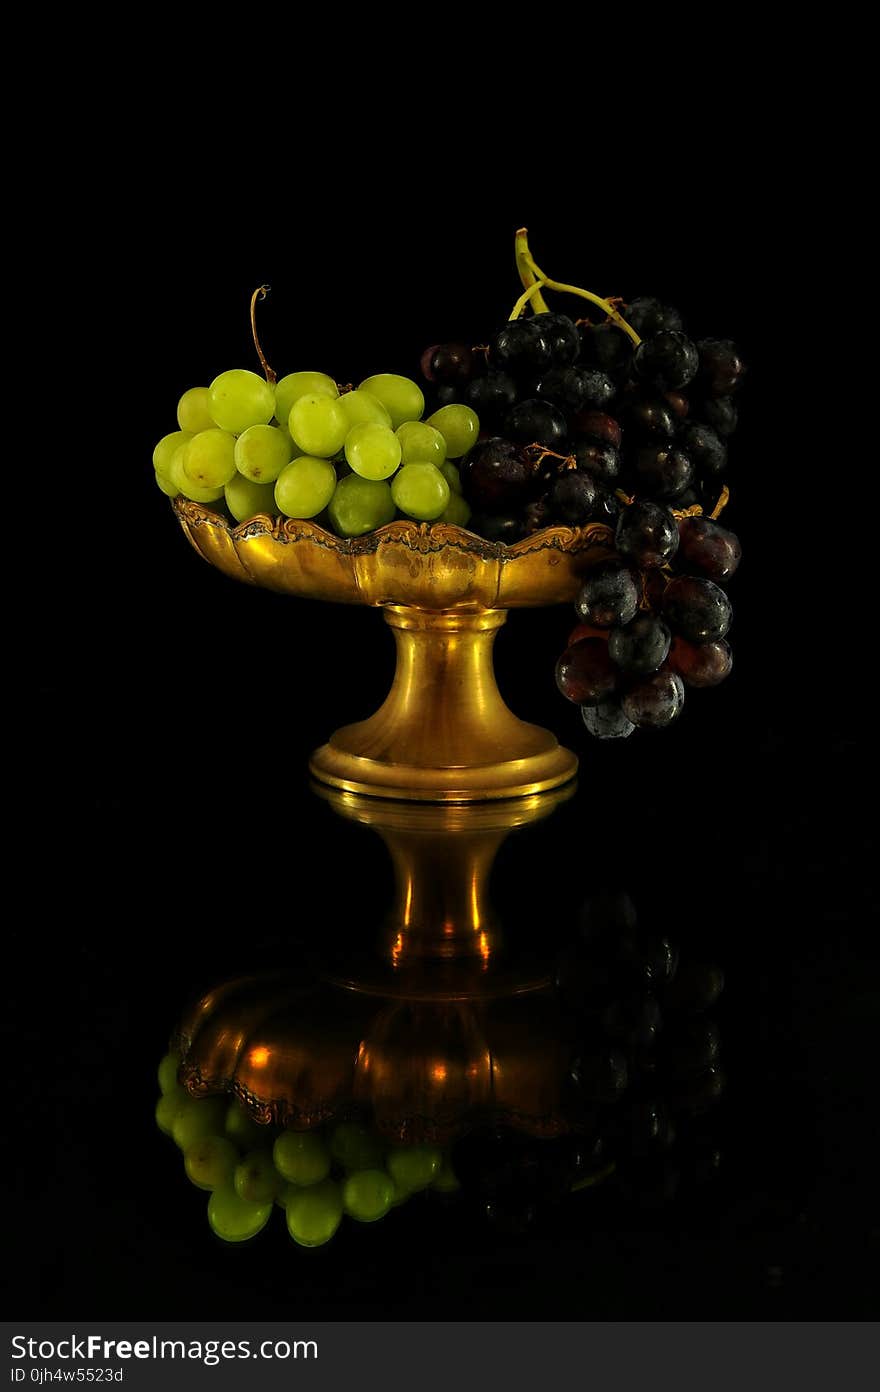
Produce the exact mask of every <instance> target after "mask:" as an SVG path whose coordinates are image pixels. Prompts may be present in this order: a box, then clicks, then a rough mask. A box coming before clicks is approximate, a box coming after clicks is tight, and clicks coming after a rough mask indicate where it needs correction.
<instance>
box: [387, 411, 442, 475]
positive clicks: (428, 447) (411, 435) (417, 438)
mask: <svg viewBox="0 0 880 1392" xmlns="http://www.w3.org/2000/svg"><path fill="white" fill-rule="evenodd" d="M397 438H398V440H399V441H400V451H401V453H400V458H401V463H403V464H436V465H437V468H438V469H442V467H443V464H444V461H445V459H446V441H445V440H444V438H443V436H442V435H441V434H440V431H439V430H435V429H434V427H433V425H428V424H427V423H426V422H425V421H404V422H403V425H399V426H398V427H397Z"/></svg>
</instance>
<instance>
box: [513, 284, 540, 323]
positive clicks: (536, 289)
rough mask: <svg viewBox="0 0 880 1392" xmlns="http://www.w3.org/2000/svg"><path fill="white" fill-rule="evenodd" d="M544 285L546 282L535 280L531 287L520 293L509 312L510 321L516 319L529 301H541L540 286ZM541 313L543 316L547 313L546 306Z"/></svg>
mask: <svg viewBox="0 0 880 1392" xmlns="http://www.w3.org/2000/svg"><path fill="white" fill-rule="evenodd" d="M545 284H546V281H543V280H536V281H535V282H534V283H533V284H532V285H530V286H529V287H528V289H527V290H524V291H523V292H522V294H521V295H520V297H519V299H518V300H517V302H516V304H515V305H514V306H513V309H512V310H511V311H510V317H511V319H518V318H519V316H520V315H521V314H522V312H523V310H524V309H525V307H526V305H527V304H528V303H529V301H530V300H538V299H542V296H541V286H542V285H545ZM542 312H543V313H545V314H546V313H547V306H546V305H545V306H544V310H543V311H542Z"/></svg>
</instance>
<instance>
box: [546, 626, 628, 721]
mask: <svg viewBox="0 0 880 1392" xmlns="http://www.w3.org/2000/svg"><path fill="white" fill-rule="evenodd" d="M556 685H557V686H558V687H559V690H560V691H561V692H562V694H563V696H565V697H566V699H567V700H569V701H574V702H576V703H577V704H578V705H583V706H595V705H598V704H599V702H600V701H603V700H605V699H606V697H608V696H610V695H611V694H612V692H613V691H614V688H615V687H616V685H617V673H616V671H615V668H614V664H613V663H612V661H611V658H610V657H609V656H608V644H607V643H603V642H602V640H601V639H599V638H584V639H583V640H582V641H581V642H580V643H575V644H574V646H573V647H571V648H566V650H565V652H564V653H563V654H562V656H561V657H560V659H559V661H558V662H557V664H556Z"/></svg>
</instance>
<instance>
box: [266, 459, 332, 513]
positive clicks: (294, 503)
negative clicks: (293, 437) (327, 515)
mask: <svg viewBox="0 0 880 1392" xmlns="http://www.w3.org/2000/svg"><path fill="white" fill-rule="evenodd" d="M335 488H336V470H335V469H334V468H333V465H332V464H331V463H330V462H329V461H328V460H326V459H315V458H312V457H310V456H309V455H307V454H304V455H301V457H300V458H299V459H293V460H291V462H290V463H289V464H285V466H284V468H283V469H282V470H281V473H280V474H279V475H278V478H277V479H276V480H275V506H276V507H277V509H278V511H279V512H283V513H284V515H285V517H317V515H318V513H319V512H322V511H323V509H324V508H325V507H326V506H327V504H328V503H329V501H330V499H331V498H332V497H333V493H334V491H335Z"/></svg>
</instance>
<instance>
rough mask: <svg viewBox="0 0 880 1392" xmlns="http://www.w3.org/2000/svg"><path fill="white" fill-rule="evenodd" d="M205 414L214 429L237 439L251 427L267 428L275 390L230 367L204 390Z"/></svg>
mask: <svg viewBox="0 0 880 1392" xmlns="http://www.w3.org/2000/svg"><path fill="white" fill-rule="evenodd" d="M208 410H209V412H210V415H211V419H212V420H213V422H214V424H215V425H219V427H220V429H221V430H229V431H231V432H232V434H233V435H240V434H241V432H242V431H243V430H247V429H248V427H249V426H251V425H268V424H269V422H270V420H271V419H272V417H273V415H274V414H275V388H274V387H271V386H270V385H269V383H268V382H264V381H263V379H262V377H258V376H257V374H256V372H246V371H245V369H244V368H243V367H234V368H233V369H232V370H231V371H230V372H221V373H220V376H219V377H215V378H214V380H213V382H212V383H211V385H210V387H209V388H208Z"/></svg>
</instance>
